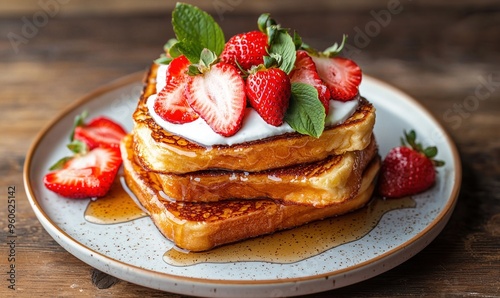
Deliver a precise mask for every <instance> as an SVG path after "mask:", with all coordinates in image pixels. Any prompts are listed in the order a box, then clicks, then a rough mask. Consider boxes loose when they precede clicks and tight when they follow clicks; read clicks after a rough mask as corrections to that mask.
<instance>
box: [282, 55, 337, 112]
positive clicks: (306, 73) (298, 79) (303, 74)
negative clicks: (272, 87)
mask: <svg viewBox="0 0 500 298" xmlns="http://www.w3.org/2000/svg"><path fill="white" fill-rule="evenodd" d="M296 56H297V58H296V60H295V66H294V69H293V70H292V72H290V75H289V76H290V81H291V82H292V83H305V84H309V85H311V86H313V87H314V88H316V90H317V91H318V98H319V100H320V101H321V103H322V104H323V106H324V107H325V112H326V114H327V115H328V111H329V108H330V90H329V89H328V87H327V86H326V85H325V83H324V82H323V80H321V78H320V77H319V75H318V71H317V69H316V64H314V61H313V59H312V58H311V56H309V54H308V53H307V52H306V51H304V50H298V51H297V53H296Z"/></svg>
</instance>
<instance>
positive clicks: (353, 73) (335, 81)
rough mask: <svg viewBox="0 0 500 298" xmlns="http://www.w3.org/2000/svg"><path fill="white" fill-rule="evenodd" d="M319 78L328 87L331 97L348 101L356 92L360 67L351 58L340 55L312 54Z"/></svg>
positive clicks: (359, 77) (359, 81)
mask: <svg viewBox="0 0 500 298" xmlns="http://www.w3.org/2000/svg"><path fill="white" fill-rule="evenodd" d="M312 59H313V61H314V63H315V64H316V69H317V70H318V74H319V76H320V78H321V79H322V80H323V82H325V84H326V86H328V88H329V89H330V95H331V97H332V99H336V100H341V101H349V100H351V99H353V98H355V96H356V95H357V94H358V92H359V91H358V87H359V84H360V83H361V69H360V68H359V66H358V65H357V64H356V63H355V62H354V61H352V60H350V59H346V58H342V57H332V58H328V57H324V56H312Z"/></svg>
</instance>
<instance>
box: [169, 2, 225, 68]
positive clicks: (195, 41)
mask: <svg viewBox="0 0 500 298" xmlns="http://www.w3.org/2000/svg"><path fill="white" fill-rule="evenodd" d="M172 26H173V28H174V33H175V35H176V37H177V40H178V43H177V44H175V45H174V46H173V48H174V49H175V50H177V51H179V52H180V53H182V54H184V55H185V56H186V58H188V60H189V61H190V62H191V63H198V61H199V58H200V55H201V52H202V51H203V49H205V48H206V49H209V50H211V51H213V52H214V53H215V54H216V55H217V56H218V55H220V54H221V53H222V50H223V49H224V44H225V37H224V32H223V31H222V29H221V28H220V26H219V25H218V24H217V23H216V22H215V21H214V19H213V18H212V16H210V15H209V14H208V13H206V12H204V11H202V10H201V9H199V8H197V7H195V6H193V5H190V4H186V3H177V5H176V6H175V9H174V11H173V12H172Z"/></svg>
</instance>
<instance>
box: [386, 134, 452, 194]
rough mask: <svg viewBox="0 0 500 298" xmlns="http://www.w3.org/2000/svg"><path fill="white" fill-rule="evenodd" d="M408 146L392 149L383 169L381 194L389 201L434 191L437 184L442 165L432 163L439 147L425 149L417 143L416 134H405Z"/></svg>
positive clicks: (435, 162)
mask: <svg viewBox="0 0 500 298" xmlns="http://www.w3.org/2000/svg"><path fill="white" fill-rule="evenodd" d="M405 137H406V141H407V142H408V145H409V146H410V147H408V146H406V144H405V142H404V140H403V141H402V142H403V145H402V146H399V147H396V148H393V149H392V150H390V151H389V153H388V154H387V156H386V157H385V159H384V161H383V163H382V167H381V169H380V176H379V182H378V192H379V194H380V195H382V196H384V197H387V198H399V197H404V196H409V195H414V194H418V193H421V192H423V191H425V190H427V189H429V188H430V187H432V186H433V185H434V183H435V181H436V170H435V167H436V166H441V165H443V164H444V163H443V162H442V161H437V160H433V159H432V158H433V157H434V156H436V154H437V148H436V147H428V148H425V149H423V147H422V145H420V144H418V143H416V142H415V140H416V134H415V132H414V131H410V132H409V133H405Z"/></svg>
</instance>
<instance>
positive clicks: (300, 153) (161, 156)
mask: <svg viewBox="0 0 500 298" xmlns="http://www.w3.org/2000/svg"><path fill="white" fill-rule="evenodd" d="M156 70H157V66H156V65H153V66H152V67H151V69H150V72H149V74H148V75H147V78H146V86H145V88H144V92H143V94H142V95H141V98H140V100H139V103H138V106H137V109H136V111H135V112H134V115H133V121H134V130H133V135H134V150H135V154H136V156H137V160H138V161H139V162H140V163H141V165H142V166H143V167H144V168H146V169H148V170H151V171H155V172H159V173H167V174H168V173H174V174H183V173H188V172H194V171H200V170H206V169H226V170H240V171H247V172H258V171H263V170H267V169H274V168H281V167H286V166H290V165H295V164H301V163H308V162H315V161H319V160H322V159H324V158H326V157H327V156H329V155H339V154H343V153H344V152H348V151H355V150H363V149H364V148H365V147H366V146H368V144H369V143H370V140H371V135H372V130H373V126H374V124H375V108H374V107H373V106H372V105H371V104H370V103H369V102H368V101H367V100H366V99H363V98H360V99H359V105H358V108H357V110H356V111H355V113H354V114H353V115H352V116H351V117H349V118H348V119H347V120H346V121H345V122H344V123H342V124H341V125H337V126H333V127H327V128H326V129H325V131H324V132H323V134H322V135H321V136H320V137H319V138H314V137H310V136H306V135H302V134H299V133H286V134H283V135H280V136H275V137H270V138H266V139H262V140H258V141H252V142H246V143H243V144H236V145H231V146H228V145H215V146H211V147H205V146H202V145H199V144H197V143H194V142H191V141H189V140H187V139H184V138H182V137H180V136H178V135H175V134H172V133H170V132H168V131H166V130H164V129H163V128H162V127H160V126H159V125H158V124H156V122H155V121H154V120H153V119H152V118H151V116H150V115H149V112H148V108H147V106H146V102H147V99H148V97H149V96H150V95H152V94H154V93H156Z"/></svg>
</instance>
